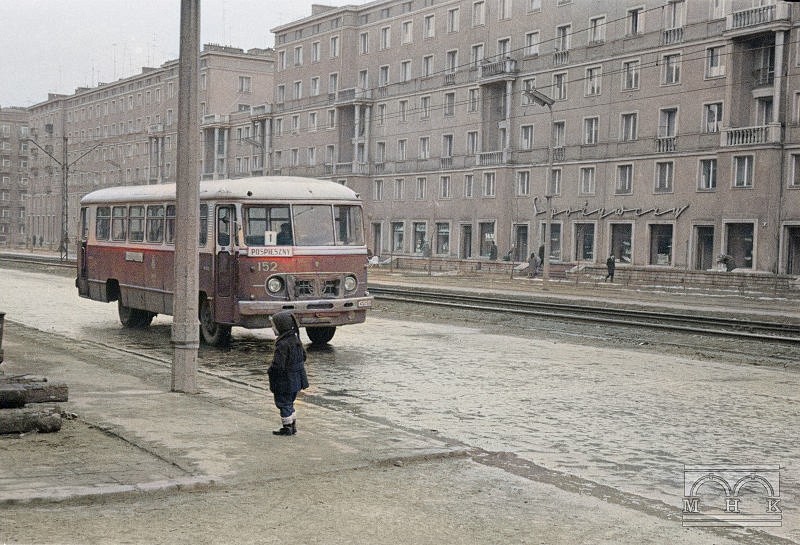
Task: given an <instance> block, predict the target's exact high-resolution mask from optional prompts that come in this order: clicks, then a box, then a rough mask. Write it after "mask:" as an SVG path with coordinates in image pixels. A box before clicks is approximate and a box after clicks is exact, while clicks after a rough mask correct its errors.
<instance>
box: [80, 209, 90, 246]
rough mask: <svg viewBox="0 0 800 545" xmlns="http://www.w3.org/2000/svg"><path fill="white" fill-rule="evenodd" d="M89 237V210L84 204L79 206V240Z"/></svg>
mask: <svg viewBox="0 0 800 545" xmlns="http://www.w3.org/2000/svg"><path fill="white" fill-rule="evenodd" d="M88 238H89V210H88V209H87V208H86V207H85V206H84V207H83V208H81V240H86V239H88Z"/></svg>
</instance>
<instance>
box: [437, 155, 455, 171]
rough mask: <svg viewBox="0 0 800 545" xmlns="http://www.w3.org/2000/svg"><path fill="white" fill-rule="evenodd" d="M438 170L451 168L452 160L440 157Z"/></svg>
mask: <svg viewBox="0 0 800 545" xmlns="http://www.w3.org/2000/svg"><path fill="white" fill-rule="evenodd" d="M439 168H440V169H441V170H449V169H451V168H453V158H452V157H440V158H439Z"/></svg>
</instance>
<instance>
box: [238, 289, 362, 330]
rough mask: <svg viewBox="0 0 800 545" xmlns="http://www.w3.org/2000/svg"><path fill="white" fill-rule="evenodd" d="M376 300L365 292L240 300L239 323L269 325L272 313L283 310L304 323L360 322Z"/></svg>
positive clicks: (344, 323)
mask: <svg viewBox="0 0 800 545" xmlns="http://www.w3.org/2000/svg"><path fill="white" fill-rule="evenodd" d="M373 300H374V298H373V297H372V296H365V297H351V298H348V299H311V300H307V301H239V302H238V311H239V325H241V326H242V327H246V328H250V329H258V328H262V327H269V326H270V323H269V317H270V316H272V315H273V314H276V313H278V312H281V311H284V310H288V311H290V312H292V313H293V314H294V315H295V317H296V318H297V321H298V322H299V323H300V325H301V326H303V327H305V326H312V327H313V326H340V325H349V324H360V323H362V322H363V321H364V320H366V317H367V310H368V309H370V308H372V301H373Z"/></svg>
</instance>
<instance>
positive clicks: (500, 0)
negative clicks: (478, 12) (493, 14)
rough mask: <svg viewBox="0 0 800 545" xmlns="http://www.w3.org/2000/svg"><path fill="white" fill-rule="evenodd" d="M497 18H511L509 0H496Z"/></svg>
mask: <svg viewBox="0 0 800 545" xmlns="http://www.w3.org/2000/svg"><path fill="white" fill-rule="evenodd" d="M497 18H498V19H499V20H501V21H502V20H503V19H511V0H497Z"/></svg>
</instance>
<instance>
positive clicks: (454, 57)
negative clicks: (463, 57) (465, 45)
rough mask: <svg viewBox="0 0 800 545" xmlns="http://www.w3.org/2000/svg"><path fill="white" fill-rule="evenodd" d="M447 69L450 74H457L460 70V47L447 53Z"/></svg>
mask: <svg viewBox="0 0 800 545" xmlns="http://www.w3.org/2000/svg"><path fill="white" fill-rule="evenodd" d="M445 69H446V71H447V73H448V74H455V73H456V71H457V70H458V49H453V50H451V51H448V52H447V53H446V55H445Z"/></svg>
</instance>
